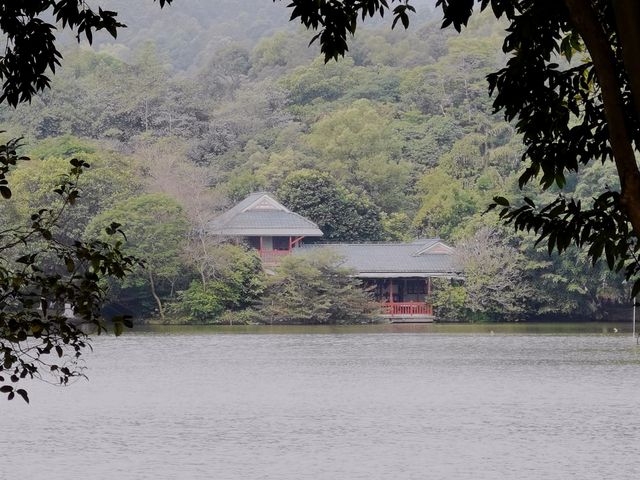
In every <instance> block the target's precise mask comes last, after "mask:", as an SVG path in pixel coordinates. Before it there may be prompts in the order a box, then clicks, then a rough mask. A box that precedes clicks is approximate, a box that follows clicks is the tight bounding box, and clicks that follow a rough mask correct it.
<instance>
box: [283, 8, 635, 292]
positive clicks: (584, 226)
mask: <svg viewBox="0 0 640 480" xmlns="http://www.w3.org/2000/svg"><path fill="white" fill-rule="evenodd" d="M436 5H438V6H439V7H440V8H441V9H442V12H443V15H444V22H443V27H447V26H449V25H453V27H454V28H455V29H456V30H458V31H460V30H461V28H462V27H463V26H466V25H467V23H468V22H469V19H470V18H471V16H472V15H473V12H474V6H476V5H479V7H480V10H485V9H487V7H489V6H491V9H492V11H493V14H494V15H495V16H496V17H497V18H503V19H504V20H505V21H506V22H507V24H508V26H507V30H506V31H507V34H506V36H505V39H504V42H503V46H502V48H503V51H504V52H505V53H507V54H508V55H509V60H508V62H507V64H506V66H505V67H503V68H501V69H499V70H498V71H496V72H494V73H491V74H490V75H489V76H488V81H489V89H490V91H491V92H492V93H493V94H494V95H495V97H494V103H493V105H494V108H495V109H496V110H497V111H501V112H502V113H503V114H504V116H505V119H506V120H508V121H515V126H516V130H517V131H518V132H519V133H520V134H522V137H523V140H524V144H525V147H526V149H525V152H524V155H523V159H524V160H525V161H526V162H527V168H526V170H525V171H524V173H523V174H522V176H521V178H520V185H521V186H523V185H525V184H526V183H528V182H531V181H533V180H538V181H539V182H540V183H541V185H542V186H543V187H544V188H549V187H551V186H552V185H557V186H558V187H560V188H562V187H563V186H564V185H565V182H566V179H565V177H566V173H567V172H571V171H577V170H578V169H580V168H581V167H582V166H584V165H586V164H587V163H589V162H591V161H601V162H606V161H612V162H614V164H615V166H616V170H617V173H618V178H619V182H620V185H619V188H617V189H611V190H607V191H604V192H599V195H598V196H597V197H596V198H595V199H594V201H593V202H592V203H591V205H588V206H585V204H584V203H582V202H579V201H575V200H573V199H570V198H566V197H564V196H562V195H560V196H558V197H557V198H556V199H555V200H554V201H552V202H551V203H549V204H548V205H546V206H542V207H538V206H537V205H536V204H535V203H534V202H533V201H531V200H530V199H525V204H524V205H523V206H521V207H518V208H512V207H511V206H510V203H509V202H508V201H507V200H506V199H505V198H502V197H497V198H496V200H495V201H496V204H495V205H496V206H502V207H503V208H502V209H501V211H500V215H501V217H502V218H503V219H505V220H506V221H507V222H512V223H513V224H514V225H515V227H516V228H518V229H521V230H531V231H534V232H536V234H537V235H538V241H541V240H545V241H546V242H547V244H548V247H549V250H550V251H552V250H553V249H557V250H558V251H564V250H566V249H567V248H568V247H569V245H570V244H571V243H574V244H576V245H578V246H587V247H588V253H589V255H590V257H591V258H592V259H593V260H594V261H595V260H597V259H598V258H600V257H601V256H602V255H604V256H605V257H606V259H607V262H608V264H609V267H610V268H612V269H622V268H625V267H626V274H627V276H628V277H637V273H638V272H640V263H639V262H638V261H637V259H636V255H635V252H636V251H637V250H638V248H639V242H638V238H639V237H640V168H639V167H638V164H637V162H636V154H637V153H638V149H639V144H640V30H639V29H638V28H637V26H638V25H639V24H640V3H639V2H637V0H491V1H489V0H438V1H437V2H436ZM289 7H290V8H291V9H292V14H291V18H292V19H296V18H299V19H300V21H301V23H302V24H304V25H305V26H306V27H307V28H311V29H314V30H318V33H317V34H316V35H315V36H314V37H313V40H316V39H317V40H319V42H320V46H321V51H322V52H323V53H324V55H325V59H326V60H329V59H331V58H336V59H337V58H338V57H339V56H340V55H344V53H345V52H346V51H347V49H348V45H347V43H348V42H347V38H348V36H349V35H352V34H354V33H355V31H356V28H357V25H358V24H359V22H360V21H361V20H364V19H365V18H366V17H374V16H382V15H384V13H385V12H388V11H389V10H390V9H391V8H392V7H393V12H392V16H393V25H394V26H395V24H396V23H397V22H401V23H402V25H403V26H404V27H405V28H406V27H407V26H408V25H409V14H410V13H411V12H413V11H415V8H414V7H413V5H412V4H411V1H410V0H398V1H395V0H391V1H390V2H388V1H386V0H345V1H342V2H333V1H319V2H309V1H307V0H292V1H291V3H290V4H289ZM574 58H579V61H577V62H573V63H572V60H573V59H574ZM639 291H640V280H636V283H635V287H634V294H635V293H637V292H639Z"/></svg>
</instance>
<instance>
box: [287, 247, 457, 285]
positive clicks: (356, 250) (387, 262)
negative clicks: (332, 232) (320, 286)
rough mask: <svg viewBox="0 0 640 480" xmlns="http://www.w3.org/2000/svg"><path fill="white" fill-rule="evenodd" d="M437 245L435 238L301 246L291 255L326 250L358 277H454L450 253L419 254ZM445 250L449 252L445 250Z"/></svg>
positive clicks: (455, 268) (453, 266)
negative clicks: (403, 241) (352, 270)
mask: <svg viewBox="0 0 640 480" xmlns="http://www.w3.org/2000/svg"><path fill="white" fill-rule="evenodd" d="M437 244H440V245H444V243H443V242H441V241H440V240H439V239H437V238H431V239H421V240H420V241H416V242H413V243H361V244H359V243H351V244H340V243H337V244H317V245H305V246H303V247H301V248H299V249H296V250H295V252H296V253H298V254H304V253H305V252H310V251H313V250H315V249H318V248H328V249H331V250H332V251H334V252H336V253H337V254H338V255H339V256H340V257H342V258H343V259H344V264H343V265H344V266H346V267H349V268H352V269H354V270H355V271H356V272H357V276H358V277H370V278H375V277H377V278H392V277H430V276H444V277H458V276H460V268H459V267H458V266H456V262H455V260H454V256H453V255H452V253H428V251H427V252H426V253H422V254H420V253H419V252H421V251H423V250H425V249H428V247H430V246H435V245H437ZM445 248H450V247H446V246H445Z"/></svg>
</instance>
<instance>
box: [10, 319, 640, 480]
mask: <svg viewBox="0 0 640 480" xmlns="http://www.w3.org/2000/svg"><path fill="white" fill-rule="evenodd" d="M603 329H604V333H603ZM491 330H494V332H493V334H492V333H491ZM532 331H533V332H535V333H533V334H532V333H528V332H532ZM579 331H589V332H590V333H589V334H580V333H578V332H579ZM221 332H224V333H230V332H234V333H239V332H244V334H215V333H221ZM256 332H258V333H256ZM309 332H312V333H311V334H310V333H309ZM554 332H555V333H554ZM558 332H560V333H558ZM611 332H612V327H611V326H608V327H606V326H601V325H595V324H590V325H588V326H584V325H582V326H566V325H564V326H562V327H561V328H560V329H558V328H555V327H550V326H516V327H505V328H499V327H473V328H470V329H469V328H462V327H459V326H456V327H427V328H404V329H403V328H397V327H393V328H391V327H374V328H368V327H365V328H351V329H325V330H322V329H311V330H309V329H277V328H274V329H270V330H269V329H261V330H258V331H256V330H252V329H243V328H239V329H231V330H230V329H218V330H212V329H200V330H197V329H178V330H176V329H173V330H167V329H165V330H162V329H160V330H156V331H155V332H140V333H133V334H128V335H126V336H124V337H121V338H118V339H115V338H110V337H100V338H97V339H96V340H95V342H94V347H95V351H94V353H93V354H91V355H89V356H88V366H89V368H90V370H89V375H90V381H89V382H84V381H82V382H78V383H76V384H74V385H73V386H71V387H68V388H56V387H51V386H47V385H43V384H34V385H32V386H31V387H30V390H31V392H30V393H31V397H32V403H31V405H30V406H27V405H25V404H23V403H20V402H18V401H17V400H14V401H13V402H6V401H4V400H3V401H0V479H2V480H4V479H12V478H21V479H27V480H45V479H46V480H76V479H78V480H80V479H82V480H84V479H105V480H107V479H108V480H111V479H113V480H119V479H125V480H128V479H132V480H134V479H135V480H138V479H139V480H146V479H154V480H155V479H180V480H182V479H184V480H190V479H242V480H244V479H247V480H251V479H278V480H306V479H309V480H310V479H314V480H315V479H327V480H329V479H331V480H342V479H344V480H348V479H367V480H369V479H394V480H395V479H443V480H445V479H446V480H457V479H465V480H466V479H468V480H483V479H492V480H494V479H536V480H537V479H545V480H550V479H581V480H583V479H598V480H600V479H618V480H619V479H637V478H640V417H639V416H638V403H639V401H640V347H636V346H635V343H634V342H633V340H632V339H631V338H630V337H629V335H627V334H624V335H623V334H622V333H618V334H614V333H611ZM264 333H279V334H264Z"/></svg>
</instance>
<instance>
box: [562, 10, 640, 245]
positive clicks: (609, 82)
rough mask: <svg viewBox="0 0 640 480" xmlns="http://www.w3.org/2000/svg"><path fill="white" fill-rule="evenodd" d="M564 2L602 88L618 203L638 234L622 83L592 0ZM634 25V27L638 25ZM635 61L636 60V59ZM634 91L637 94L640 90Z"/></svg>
mask: <svg viewBox="0 0 640 480" xmlns="http://www.w3.org/2000/svg"><path fill="white" fill-rule="evenodd" d="M564 1H565V5H566V7H567V9H568V11H569V17H570V19H571V22H572V23H573V25H574V26H575V28H576V29H577V31H578V32H579V33H580V36H581V37H582V40H583V41H584V43H585V46H586V47H587V50H588V51H589V54H590V55H591V59H592V61H593V66H594V69H595V72H596V76H597V77H598V83H599V85H600V88H601V91H602V102H603V105H604V113H605V117H606V120H607V124H608V131H609V142H610V144H611V149H612V151H613V159H614V162H615V165H616V169H617V171H618V177H619V178H620V195H621V199H620V202H621V204H622V208H624V211H625V213H626V214H627V217H628V219H629V221H630V222H631V225H632V226H633V231H634V233H635V234H636V236H638V237H640V171H638V166H637V164H636V158H635V152H634V150H633V145H632V138H631V134H630V131H629V128H628V125H627V121H626V119H625V111H624V110H625V106H624V99H623V97H622V88H621V85H620V84H619V83H618V76H617V70H618V69H617V68H616V67H617V66H616V61H615V55H614V52H613V51H612V49H611V46H610V43H609V40H608V38H607V36H606V33H605V32H604V30H603V29H602V26H601V24H600V21H599V19H598V16H597V15H596V12H595V11H594V9H593V5H592V4H591V2H590V1H589V0H564ZM632 1H636V0H632ZM620 3H628V2H625V1H621V2H620ZM634 27H635V28H637V25H635V26H634ZM635 61H636V62H637V61H638V60H637V58H636V59H635ZM634 93H635V94H636V95H637V94H639V93H640V92H634ZM636 95H634V97H635V96H636Z"/></svg>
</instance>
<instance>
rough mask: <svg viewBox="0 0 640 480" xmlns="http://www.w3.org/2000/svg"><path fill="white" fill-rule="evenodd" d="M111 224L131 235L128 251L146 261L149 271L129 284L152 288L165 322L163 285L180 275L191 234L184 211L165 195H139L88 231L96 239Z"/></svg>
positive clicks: (134, 276) (97, 220)
mask: <svg viewBox="0 0 640 480" xmlns="http://www.w3.org/2000/svg"><path fill="white" fill-rule="evenodd" d="M111 222H118V223H119V224H120V225H122V228H123V230H124V231H125V232H126V234H127V240H126V242H124V244H123V249H124V251H125V252H128V253H129V254H132V255H136V256H137V257H139V258H143V259H144V260H145V268H144V269H139V270H137V271H135V272H134V273H133V274H132V275H130V276H129V278H127V279H126V280H125V282H127V283H126V285H130V286H137V285H145V286H148V287H149V291H150V292H151V295H152V296H153V299H154V300H155V302H156V305H157V308H158V314H159V315H160V318H161V319H162V320H163V321H164V319H165V317H164V305H163V302H162V298H161V293H160V285H159V283H160V282H165V283H167V282H169V283H170V282H171V281H173V280H174V279H175V278H176V277H178V275H179V274H180V269H181V266H182V263H181V261H180V254H181V245H182V242H183V240H184V239H185V238H186V237H187V232H188V222H187V219H186V218H185V216H184V213H183V211H182V208H181V207H180V205H178V203H177V202H176V201H175V200H173V199H171V198H169V197H167V196H166V195H163V194H159V193H149V194H144V195H139V196H137V197H132V198H130V199H128V200H125V201H122V202H120V203H117V204H116V205H114V206H113V208H111V209H109V210H105V211H104V212H102V213H101V214H100V215H97V216H96V217H94V218H93V220H92V221H91V223H89V225H88V226H87V232H88V234H89V235H91V236H95V235H96V234H97V233H99V232H100V231H101V230H102V229H103V227H104V226H105V225H109V224H110V223H111Z"/></svg>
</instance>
